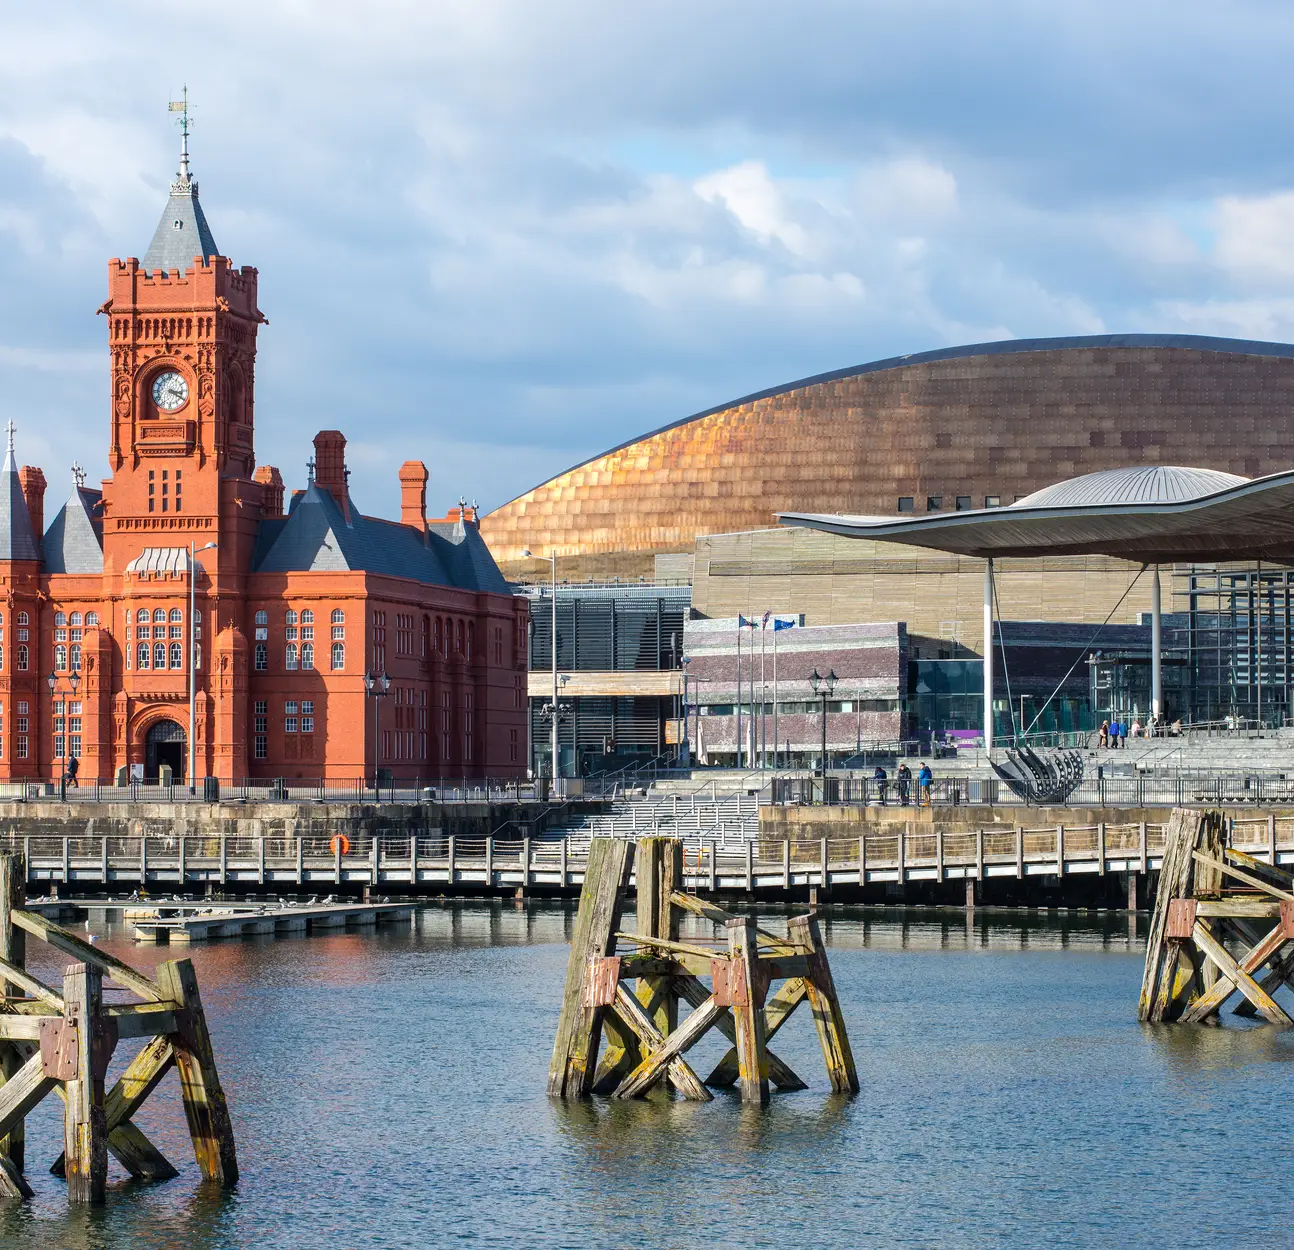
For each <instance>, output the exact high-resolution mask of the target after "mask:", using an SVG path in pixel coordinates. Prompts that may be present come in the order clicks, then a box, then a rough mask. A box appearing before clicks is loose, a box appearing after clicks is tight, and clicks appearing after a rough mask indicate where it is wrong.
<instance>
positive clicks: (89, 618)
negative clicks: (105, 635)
mask: <svg viewBox="0 0 1294 1250" xmlns="http://www.w3.org/2000/svg"><path fill="white" fill-rule="evenodd" d="M85 623H86V625H87V626H89V625H97V624H98V623H99V614H98V613H97V612H87V613H86V614H85Z"/></svg>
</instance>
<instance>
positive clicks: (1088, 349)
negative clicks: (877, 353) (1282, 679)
mask: <svg viewBox="0 0 1294 1250" xmlns="http://www.w3.org/2000/svg"><path fill="white" fill-rule="evenodd" d="M1169 457H1172V458H1174V459H1180V460H1184V461H1185V462H1186V463H1188V464H1189V463H1195V464H1204V465H1208V466H1210V468H1211V469H1213V470H1216V471H1218V472H1222V473H1229V474H1232V475H1237V476H1244V477H1250V478H1252V477H1258V476H1260V475H1264V474H1271V473H1275V472H1279V471H1284V470H1287V469H1291V468H1294V345H1289V344H1281V343H1262V342H1255V341H1252V340H1240V339H1219V338H1206V337H1200V336H1193V335H1099V336H1091V337H1080V338H1061V339H1027V340H1009V341H1006V342H1002V343H987V344H977V345H974V346H970V347H959V348H950V349H945V350H941V351H936V352H925V353H920V354H916V355H911V356H900V357H892V358H890V359H887V360H881V361H876V362H873V363H871V364H866V365H861V366H857V367H854V368H850V369H842V370H838V371H835V372H832V373H824V374H819V375H817V376H815V377H811V378H805V379H801V380H800V381H797V382H793V383H789V384H787V385H784V386H779V387H776V388H773V389H770V390H766V391H761V392H758V393H756V394H754V395H748V396H746V397H744V398H742V399H739V400H735V401H733V402H732V403H729V404H726V405H722V406H720V407H716V408H711V409H707V410H706V411H705V412H701V413H696V414H694V415H692V416H689V417H686V418H684V419H683V420H681V421H677V422H674V423H672V424H670V425H667V426H663V427H661V428H660V429H657V430H654V431H652V432H651V433H648V434H644V435H642V436H641V437H639V438H636V439H633V440H631V441H629V442H626V443H622V444H620V445H618V446H616V447H613V448H611V449H610V450H608V451H606V452H603V453H602V454H601V455H598V456H595V457H593V458H591V459H588V460H585V461H582V462H581V463H580V464H577V465H575V466H573V467H572V468H570V469H568V470H566V471H565V472H563V473H561V474H558V475H557V476H556V477H554V478H552V479H551V480H549V481H547V482H544V483H541V484H540V485H538V486H536V487H534V488H533V489H532V490H530V491H527V492H526V493H525V494H523V495H520V496H518V497H517V498H516V499H513V500H511V501H509V502H508V503H506V504H504V505H502V506H501V507H499V508H496V509H495V510H494V511H493V512H491V513H490V514H489V515H487V516H486V517H484V518H483V519H482V522H481V531H482V534H483V535H484V536H485V538H486V540H487V541H488V542H489V544H490V547H491V549H492V550H493V552H494V553H495V555H496V557H497V558H498V559H499V560H500V561H501V562H502V563H505V564H512V565H513V566H514V567H515V566H517V565H519V564H520V563H521V559H522V557H521V552H522V550H523V549H525V548H530V549H532V550H534V551H537V552H544V553H546V552H547V551H549V550H553V549H555V550H557V552H558V553H559V554H560V555H563V556H575V555H579V556H594V557H599V558H607V559H611V558H619V557H624V556H626V555H633V554H635V553H638V554H643V555H645V556H650V554H652V553H656V552H667V551H680V550H690V549H691V548H692V546H693V543H694V541H695V539H696V537H697V536H698V535H702V534H717V533H729V532H733V531H738V530H751V529H766V528H769V527H771V526H772V525H774V524H775V521H774V516H775V514H777V513H778V512H789V511H791V510H794V509H798V508H804V507H806V506H812V507H814V508H815V509H817V510H818V511H820V512H822V513H826V514H829V513H835V512H840V513H844V514H848V515H858V514H872V515H894V514H896V513H897V512H898V510H899V507H900V500H905V501H908V502H907V504H906V506H908V507H910V508H912V510H913V511H915V512H923V511H924V510H925V508H926V507H927V501H929V502H930V505H931V506H932V507H938V508H940V509H941V510H950V509H952V508H953V507H954V504H955V502H957V501H958V500H962V501H963V505H962V506H965V503H964V501H967V500H968V501H969V502H970V504H971V505H972V506H976V507H978V506H982V505H984V504H985V502H986V500H990V499H995V500H1000V502H1002V503H1005V504H1009V503H1011V502H1012V501H1014V500H1016V499H1019V498H1023V497H1025V496H1027V495H1029V494H1031V493H1033V492H1035V491H1037V490H1039V489H1041V488H1044V487H1047V486H1049V485H1050V484H1052V483H1055V482H1056V481H1057V479H1058V478H1067V477H1073V476H1075V475H1079V474H1082V473H1084V472H1085V471H1095V470H1106V469H1139V468H1140V467H1141V466H1143V465H1145V464H1146V463H1147V462H1151V463H1155V462H1160V461H1165V460H1167V459H1168V458H1169Z"/></svg>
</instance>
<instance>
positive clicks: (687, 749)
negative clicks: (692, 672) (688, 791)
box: [679, 655, 692, 768]
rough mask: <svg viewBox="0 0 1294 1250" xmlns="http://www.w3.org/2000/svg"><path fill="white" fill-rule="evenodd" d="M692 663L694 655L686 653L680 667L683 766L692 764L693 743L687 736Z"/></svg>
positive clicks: (687, 766)
mask: <svg viewBox="0 0 1294 1250" xmlns="http://www.w3.org/2000/svg"><path fill="white" fill-rule="evenodd" d="M691 663H692V657H691V656H690V655H685V656H683V657H682V658H681V659H680V660H679V668H680V669H681V670H682V673H683V716H682V722H683V723H682V726H681V728H682V731H683V732H682V735H681V741H680V743H679V745H680V746H681V747H682V750H681V752H680V754H681V755H682V757H683V767H684V768H690V767H691V766H692V744H691V743H690V742H689V741H688V736H687V666H688V665H689V664H691Z"/></svg>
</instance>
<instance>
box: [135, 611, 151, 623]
mask: <svg viewBox="0 0 1294 1250" xmlns="http://www.w3.org/2000/svg"><path fill="white" fill-rule="evenodd" d="M148 620H149V617H148V609H147V608H140V609H139V611H138V612H136V613H135V621H136V622H137V623H138V624H140V625H147V624H148Z"/></svg>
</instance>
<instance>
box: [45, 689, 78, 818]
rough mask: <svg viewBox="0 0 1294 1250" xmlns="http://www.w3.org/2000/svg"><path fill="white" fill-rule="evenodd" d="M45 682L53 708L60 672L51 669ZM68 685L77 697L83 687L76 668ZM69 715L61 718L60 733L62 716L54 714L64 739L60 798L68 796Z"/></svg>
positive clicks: (60, 772)
mask: <svg viewBox="0 0 1294 1250" xmlns="http://www.w3.org/2000/svg"><path fill="white" fill-rule="evenodd" d="M45 684H46V685H47V686H48V687H49V695H50V707H51V710H52V709H53V702H54V692H55V691H56V690H57V689H58V674H57V673H55V672H54V670H53V669H51V670H50V673H49V676H48V677H46V678H45ZM68 685H70V686H71V687H72V697H73V698H76V695H77V692H78V691H79V690H80V689H81V674H80V673H78V672H77V671H76V669H73V670H72V676H71V677H70V678H68ZM67 716H68V714H67V712H66V710H65V711H64V713H63V716H62V718H61V719H62V722H63V732H62V733H61V734H60V733H58V722H59V719H60V718H59V717H58V716H57V715H55V716H54V731H55V735H56V736H57V737H60V738H62V739H63V750H62V753H61V754H60V756H59V763H60V767H59V771H58V797H59V798H60V799H66V798H67V737H68V734H67Z"/></svg>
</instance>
